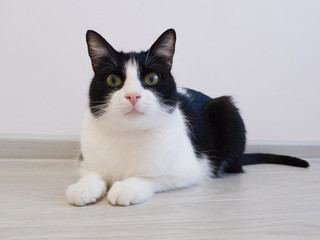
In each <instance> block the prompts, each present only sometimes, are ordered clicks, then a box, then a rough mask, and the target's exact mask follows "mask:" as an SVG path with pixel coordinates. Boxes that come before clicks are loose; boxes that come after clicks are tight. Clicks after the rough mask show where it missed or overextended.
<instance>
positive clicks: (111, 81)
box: [106, 74, 122, 87]
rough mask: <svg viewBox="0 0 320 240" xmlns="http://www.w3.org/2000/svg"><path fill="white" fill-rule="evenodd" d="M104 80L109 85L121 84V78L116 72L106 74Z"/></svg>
mask: <svg viewBox="0 0 320 240" xmlns="http://www.w3.org/2000/svg"><path fill="white" fill-rule="evenodd" d="M106 81H107V84H108V85H109V86H110V87H119V86H120V85H121V84H122V80H121V78H120V77H119V76H118V75H116V74H110V75H108V77H107V79H106Z"/></svg>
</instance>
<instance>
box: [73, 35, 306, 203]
mask: <svg viewBox="0 0 320 240" xmlns="http://www.w3.org/2000/svg"><path fill="white" fill-rule="evenodd" d="M86 37H87V44H88V50H89V56H90V58H91V62H92V67H93V70H94V78H93V80H92V82H91V86H90V92H89V97H90V107H89V110H88V112H87V114H86V117H85V119H84V123H83V128H82V134H81V150H82V156H83V161H81V179H80V180H79V181H78V182H77V183H75V184H72V185H70V186H69V187H68V189H67V200H68V202H69V203H70V204H74V205H78V206H82V205H86V204H89V203H94V202H96V201H97V200H98V199H100V198H102V197H103V196H104V195H105V194H106V193H107V189H109V191H108V194H107V198H108V200H109V202H110V203H111V204H112V205H130V204H137V203H141V202H143V201H145V200H146V199H147V198H149V197H150V196H151V195H152V194H153V193H156V192H161V191H166V190H170V189H176V188H183V187H188V186H192V185H195V184H198V183H199V182H201V181H203V180H206V179H208V178H210V177H212V176H218V175H219V174H221V173H223V172H226V173H240V172H242V166H243V165H246V164H255V163H278V164H287V165H292V166H299V167H308V166H309V165H308V163H307V162H306V161H303V160H301V159H297V158H294V157H288V156H279V155H270V154H243V152H244V149H245V142H246V137H245V126H244V123H243V121H242V119H241V117H240V115H239V112H238V109H237V108H236V107H235V106H234V104H233V103H232V99H231V98H230V97H220V98H215V99H212V98H210V97H208V96H206V95H204V94H202V93H200V92H197V91H194V90H191V89H186V88H178V89H177V87H176V83H175V81H174V79H173V77H172V75H171V73H170V70H171V67H172V60H173V55H174V52H175V42H176V34H175V31H174V30H173V29H169V30H167V31H166V32H164V33H163V34H162V35H161V36H160V37H159V38H158V40H157V41H156V42H155V43H154V44H153V45H152V46H151V48H150V49H149V50H148V51H146V52H140V53H136V52H130V53H124V52H118V51H116V50H114V49H113V47H112V46H111V45H110V44H109V43H108V42H107V41H106V40H105V39H104V38H103V37H101V36H100V35H99V34H98V33H96V32H94V31H88V32H87V35H86Z"/></svg>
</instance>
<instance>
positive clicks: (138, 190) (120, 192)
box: [108, 178, 153, 206]
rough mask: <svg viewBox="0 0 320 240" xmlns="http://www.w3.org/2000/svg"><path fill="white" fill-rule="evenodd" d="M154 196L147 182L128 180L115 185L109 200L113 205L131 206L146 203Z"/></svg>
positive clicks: (135, 179)
mask: <svg viewBox="0 0 320 240" xmlns="http://www.w3.org/2000/svg"><path fill="white" fill-rule="evenodd" d="M152 194H153V191H152V188H151V186H150V184H149V183H148V182H147V180H144V179H139V178H128V179H125V180H123V181H121V182H115V183H114V184H113V186H112V187H111V189H110V191H109V193H108V200H109V202H110V203H111V204H112V205H121V206H129V205H131V204H138V203H141V202H144V201H145V200H146V199H147V198H149V197H150V196H151V195H152Z"/></svg>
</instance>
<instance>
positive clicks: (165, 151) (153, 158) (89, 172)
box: [67, 62, 211, 205]
mask: <svg viewBox="0 0 320 240" xmlns="http://www.w3.org/2000/svg"><path fill="white" fill-rule="evenodd" d="M136 68H137V66H136V64H135V63H134V62H129V63H128V64H127V66H126V69H127V74H126V75H127V79H126V82H125V85H124V86H123V88H122V89H120V90H119V91H117V92H116V93H115V94H114V95H113V96H112V98H111V100H110V102H109V106H108V109H106V114H105V115H104V116H102V117H100V118H98V119H97V118H95V117H94V116H92V114H91V112H90V111H88V113H87V115H86V117H85V120H84V122H83V128H82V135H81V149H82V154H83V157H84V160H83V162H82V163H81V177H82V178H81V179H80V180H79V182H78V183H76V184H75V185H71V186H70V187H69V189H68V191H67V197H68V202H69V203H71V204H75V205H84V204H88V203H91V202H95V201H96V200H97V199H98V198H100V197H102V196H103V194H104V192H105V189H103V188H102V187H101V184H100V183H99V181H103V182H104V183H105V184H106V185H108V186H112V187H111V189H110V190H109V193H108V196H107V197H108V200H109V202H110V203H111V204H113V205H130V204H137V203H140V202H143V201H145V200H146V199H147V198H148V197H150V196H151V195H152V194H153V193H155V192H161V191H166V190H169V189H175V188H181V187H188V186H191V185H194V184H197V183H198V182H199V181H201V180H203V179H204V178H207V177H208V176H210V173H211V171H210V167H209V163H208V161H207V160H206V159H205V158H203V159H197V157H196V155H195V153H194V150H193V148H192V144H191V142H190V139H189V137H188V130H187V128H186V125H185V121H184V117H183V115H182V112H181V111H180V109H179V108H176V109H175V110H174V111H173V112H172V113H168V111H167V109H166V108H165V107H163V106H161V104H160V103H159V101H158V99H157V98H156V97H155V96H154V94H153V93H152V92H151V91H149V90H146V89H144V88H143V87H142V86H141V84H140V81H139V80H138V74H137V70H136ZM128 93H137V94H139V95H140V96H141V98H140V99H139V100H138V102H137V103H136V106H135V108H136V111H138V112H140V113H136V112H132V109H133V106H132V104H131V103H130V102H129V101H128V99H126V98H125V95H126V94H128ZM91 176H94V179H95V180H94V181H96V183H94V181H92V178H91ZM87 182H88V183H87ZM95 184H97V185H95ZM83 186H85V187H83ZM91 189H93V190H91ZM88 192H94V193H99V194H88ZM88 195H90V196H88Z"/></svg>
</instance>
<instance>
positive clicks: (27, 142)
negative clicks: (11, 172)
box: [0, 135, 80, 159]
mask: <svg viewBox="0 0 320 240" xmlns="http://www.w3.org/2000/svg"><path fill="white" fill-rule="evenodd" d="M79 156H80V141H79V137H77V136H50V135H49V136H47V135H0V158H2V159H8V158H10V159H70V158H71V159H76V158H78V157H79Z"/></svg>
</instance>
